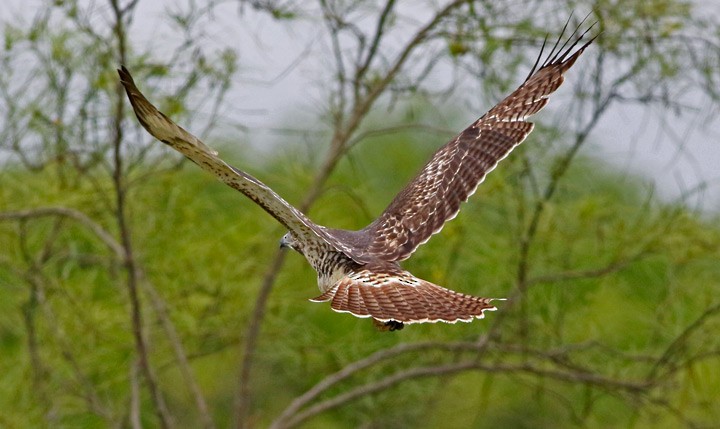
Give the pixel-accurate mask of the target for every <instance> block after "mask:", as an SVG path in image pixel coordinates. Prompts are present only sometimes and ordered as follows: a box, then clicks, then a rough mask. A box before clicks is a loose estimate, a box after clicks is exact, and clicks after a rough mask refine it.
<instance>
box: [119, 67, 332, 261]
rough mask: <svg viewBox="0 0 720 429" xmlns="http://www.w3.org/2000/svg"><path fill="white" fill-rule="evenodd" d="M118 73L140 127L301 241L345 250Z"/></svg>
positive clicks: (123, 72)
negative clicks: (221, 155) (262, 211)
mask: <svg viewBox="0 0 720 429" xmlns="http://www.w3.org/2000/svg"><path fill="white" fill-rule="evenodd" d="M118 73H119V74H120V81H121V83H122V84H123V86H124V87H125V90H126V92H127V95H128V98H129V99H130V104H132V107H133V109H134V110H135V115H136V116H137V118H138V120H139V121H140V124H142V126H143V127H144V128H145V129H146V130H147V131H148V132H149V133H150V134H152V135H153V136H154V137H155V138H157V139H158V140H160V141H162V142H163V143H165V144H167V145H168V146H170V147H172V148H173V149H175V150H177V151H178V152H180V153H182V154H183V155H185V156H186V157H187V158H188V159H190V160H191V161H193V162H194V163H195V164H197V165H198V166H200V167H201V168H202V169H203V170H207V171H209V172H210V173H212V174H214V175H215V176H216V177H217V178H218V179H220V180H221V181H223V182H225V183H226V184H227V185H229V186H231V187H232V188H235V189H237V190H238V191H240V192H242V193H243V194H245V195H246V196H247V197H248V198H250V199H251V200H253V201H254V202H255V203H257V204H258V205H259V206H260V207H262V208H263V209H265V211H266V212H268V213H269V214H270V215H272V216H273V217H274V218H275V219H277V220H278V221H279V222H280V223H281V224H282V225H283V226H285V228H287V229H288V230H289V231H291V232H292V233H293V234H294V235H295V237H296V238H297V239H298V240H303V241H308V242H311V243H315V244H316V245H317V246H322V247H324V246H330V248H334V249H335V250H339V251H341V252H342V251H344V250H345V249H344V246H343V244H342V243H340V242H339V241H338V240H336V239H335V238H334V237H331V236H329V234H328V233H327V232H326V229H325V228H323V227H321V226H319V225H316V224H314V223H313V222H312V221H310V219H308V218H307V217H306V216H305V215H304V214H303V213H301V212H300V211H299V210H297V209H296V208H295V207H293V206H292V205H290V204H289V203H288V202H287V201H285V200H284V199H283V198H282V197H280V196H279V195H278V194H276V193H275V192H274V191H273V190H272V189H270V188H269V187H268V186H267V185H265V184H264V183H262V182H261V181H259V180H257V179H256V178H254V177H252V176H251V175H249V174H247V173H245V172H243V171H240V170H238V169H237V168H235V167H232V166H231V165H229V164H227V163H225V161H223V160H222V159H220V158H218V156H217V152H215V151H214V150H212V149H210V148H209V147H208V146H206V145H205V144H204V143H203V142H202V141H200V139H198V138H197V137H195V136H194V135H192V134H190V133H189V132H187V131H185V130H184V129H183V128H182V127H180V126H179V125H177V124H176V123H175V122H173V121H172V120H171V119H169V118H168V117H167V116H165V115H164V114H163V113H162V112H160V111H159V110H158V109H157V108H155V106H153V105H152V104H151V103H150V102H149V101H148V100H147V98H145V96H144V95H143V94H142V93H141V92H140V90H139V89H138V88H137V86H136V85H135V82H134V81H133V78H132V76H131V75H130V72H128V70H127V69H126V68H125V67H122V69H120V70H118Z"/></svg>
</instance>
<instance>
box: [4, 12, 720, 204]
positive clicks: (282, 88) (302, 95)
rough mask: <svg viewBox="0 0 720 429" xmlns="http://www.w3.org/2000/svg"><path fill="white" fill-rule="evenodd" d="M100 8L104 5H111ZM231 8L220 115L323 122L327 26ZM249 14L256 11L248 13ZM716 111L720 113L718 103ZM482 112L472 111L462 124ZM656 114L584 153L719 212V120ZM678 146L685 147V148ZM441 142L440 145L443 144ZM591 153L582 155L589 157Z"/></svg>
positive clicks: (610, 120)
mask: <svg viewBox="0 0 720 429" xmlns="http://www.w3.org/2000/svg"><path fill="white" fill-rule="evenodd" d="M95 3H96V4H98V5H100V7H102V6H103V5H104V4H105V2H103V1H96V2H95ZM44 4H46V0H45V1H43V0H35V1H32V0H31V1H23V0H2V1H0V19H2V20H3V21H6V20H7V19H12V20H13V22H15V23H16V24H18V23H19V21H20V20H23V19H24V20H26V22H29V21H30V20H31V18H32V16H33V15H34V14H35V13H36V11H37V10H38V8H40V7H43V5H44ZM173 4H175V2H173V1H171V0H161V1H141V2H140V4H139V9H138V11H137V13H136V14H135V21H134V23H133V27H132V30H133V34H132V39H133V42H135V43H155V44H161V43H162V40H164V39H165V38H167V37H168V36H169V35H171V34H173V33H172V31H171V30H169V28H168V27H167V26H166V25H158V22H167V19H166V18H165V12H164V11H165V9H166V8H168V7H170V8H172V7H173V6H172V5H173ZM698 4H699V5H700V6H701V7H702V8H703V13H704V14H706V15H714V16H715V17H720V1H715V0H707V1H703V2H699V3H698ZM230 10H231V11H232V13H228V14H226V15H225V14H221V16H217V17H216V22H215V24H214V28H213V29H212V30H211V31H208V33H209V36H208V39H207V40H208V41H207V43H211V44H212V43H216V44H217V45H218V46H229V47H234V48H238V47H243V46H252V49H239V53H240V66H241V69H240V73H238V76H237V77H236V78H235V80H234V85H233V88H232V89H231V91H230V94H229V96H228V104H227V108H226V109H225V110H224V111H223V112H222V116H223V118H225V119H227V120H228V121H231V122H233V123H241V124H244V125H246V126H247V127H248V129H251V130H253V131H251V132H250V134H249V137H250V138H252V139H253V141H254V142H256V144H268V143H270V142H278V141H281V138H287V137H285V136H281V135H280V134H279V133H278V132H277V131H274V130H276V129H277V128H278V127H277V124H278V120H279V119H287V118H289V117H292V118H294V119H295V124H302V123H309V124H313V123H317V113H318V108H317V106H318V105H321V104H322V103H320V102H319V97H320V95H319V94H320V91H319V88H317V87H313V86H310V87H308V86H307V83H308V81H312V79H309V77H311V76H313V74H314V73H316V72H317V70H318V69H319V68H320V67H322V66H323V64H322V60H321V59H318V58H317V56H313V55H310V52H308V49H311V50H312V49H313V45H314V44H315V45H316V44H318V43H321V42H320V39H321V38H320V34H321V32H322V31H323V29H322V28H319V26H318V27H313V26H312V25H308V24H302V25H287V23H283V24H282V25H277V24H276V23H274V22H273V21H272V20H270V19H268V18H266V17H264V16H258V17H257V19H255V20H250V19H243V20H242V24H243V25H242V26H241V25H239V23H240V20H239V19H238V14H237V7H234V8H232V9H230ZM244 13H246V14H253V13H254V12H253V11H252V10H251V9H250V8H247V10H246V11H245V12H244ZM418 18H419V19H420V20H422V17H418ZM258 47H260V48H258ZM317 50H320V49H317ZM551 104H552V103H551ZM487 107H490V106H487ZM704 108H709V106H705V107H704ZM714 110H715V111H717V110H718V108H717V106H716V107H715V109H714ZM482 113H483V112H467V115H466V117H465V118H464V119H465V120H464V121H463V123H469V122H471V121H473V120H474V119H476V118H477V117H478V116H480V115H481V114H482ZM655 113H656V112H653V111H651V110H650V109H647V108H644V107H635V108H632V107H627V106H625V107H621V106H616V107H615V108H613V109H612V111H611V112H610V113H609V114H608V115H607V116H606V117H605V119H604V120H603V122H602V123H601V124H600V126H599V128H598V129H597V130H596V132H594V134H593V142H594V145H593V146H591V149H588V148H585V149H584V150H585V151H586V152H587V151H588V150H593V151H599V152H601V153H602V154H603V157H604V158H606V159H607V160H608V161H609V162H611V163H612V164H614V165H617V166H618V169H619V170H620V171H627V172H633V173H636V172H639V173H641V174H643V175H645V177H647V178H648V180H649V181H652V183H654V184H655V186H656V189H657V192H658V194H659V195H661V196H662V197H663V198H664V199H674V198H677V197H678V196H679V195H680V194H681V193H682V192H684V191H687V190H689V189H693V188H694V187H696V186H697V185H698V184H700V183H706V184H707V185H708V188H707V189H706V190H705V191H704V192H703V193H702V194H700V198H699V199H695V200H693V201H692V202H691V206H693V207H699V208H702V209H703V210H709V211H715V212H720V119H718V118H717V116H716V117H715V118H714V119H712V120H710V121H709V122H706V123H698V120H697V117H681V118H676V119H674V120H673V121H672V124H671V123H670V121H667V120H666V121H660V120H658V119H657V118H658V117H657V115H656V114H655ZM628 134H630V136H631V137H630V138H628ZM670 136H673V137H672V138H671V137H670ZM247 137H248V136H247V135H246V136H245V138H247ZM628 142H632V143H630V144H629V143H628ZM677 142H683V143H684V144H683V145H682V147H680V146H678V143H677ZM442 143H443V142H442V141H438V145H440V144H442ZM586 152H584V153H583V154H586V155H587V154H588V153H586ZM593 155H597V153H593Z"/></svg>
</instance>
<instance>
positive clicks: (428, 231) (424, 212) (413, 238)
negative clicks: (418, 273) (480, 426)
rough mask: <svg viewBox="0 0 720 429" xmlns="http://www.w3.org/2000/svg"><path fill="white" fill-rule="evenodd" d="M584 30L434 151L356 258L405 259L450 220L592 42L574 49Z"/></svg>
mask: <svg viewBox="0 0 720 429" xmlns="http://www.w3.org/2000/svg"><path fill="white" fill-rule="evenodd" d="M563 32H564V30H563ZM585 34H587V31H586V32H585V33H583V34H581V35H580V36H579V37H577V38H576V39H575V41H574V42H573V43H572V44H571V45H570V46H569V47H567V49H566V45H567V43H568V42H565V44H563V46H561V47H560V48H559V49H557V48H558V43H556V44H555V46H554V47H553V49H552V51H551V52H550V54H549V55H548V58H547V59H546V60H545V62H544V63H543V64H542V65H541V66H540V67H539V68H538V69H537V70H536V67H537V65H538V63H539V61H540V57H541V56H542V50H541V51H540V56H538V61H537V62H536V64H535V66H534V67H533V70H532V71H531V72H530V74H529V75H528V77H527V79H526V80H525V82H524V83H523V84H522V85H521V86H520V87H519V88H518V89H516V90H515V92H513V93H512V94H510V96H508V97H507V98H505V99H504V100H502V101H501V102H500V103H499V104H498V105H496V106H495V107H493V108H492V109H490V111H489V112H487V113H486V114H485V115H484V116H483V117H481V118H480V119H478V120H477V121H476V122H475V123H474V124H472V125H470V126H469V127H468V128H467V129H465V130H464V131H462V132H461V133H460V134H458V135H457V136H456V137H454V138H453V139H452V140H450V142H448V143H447V144H445V146H443V147H441V148H440V149H439V150H438V151H437V152H435V154H434V155H433V157H432V158H431V159H430V161H429V162H428V163H427V164H426V165H425V167H424V168H423V169H422V171H421V172H420V174H419V175H418V176H417V177H415V178H414V179H413V180H412V181H411V182H410V183H409V184H408V185H407V186H406V187H405V189H403V190H402V191H401V192H400V193H399V194H398V195H397V196H396V197H395V199H394V200H393V201H392V202H391V203H390V205H389V206H388V207H387V209H385V211H384V212H383V213H382V214H381V215H380V216H379V217H378V218H377V219H376V220H375V221H374V222H373V223H371V224H370V225H369V226H367V227H366V228H365V229H363V230H362V232H363V233H364V234H367V235H369V236H370V239H369V245H368V246H367V248H366V249H365V250H364V252H363V253H364V255H360V256H356V258H357V259H364V260H370V259H373V258H378V259H381V260H385V261H399V260H403V259H406V258H408V257H409V256H410V255H411V254H412V253H413V252H414V251H415V249H416V248H417V247H418V246H419V245H421V244H423V243H425V242H426V241H427V240H429V239H430V237H431V236H432V235H433V234H435V233H437V232H439V231H440V230H441V229H442V227H443V225H444V224H445V222H446V221H448V220H450V219H452V218H454V217H455V216H456V215H457V213H458V211H459V210H460V203H462V202H464V201H467V199H468V198H469V197H470V195H472V194H473V193H474V192H475V189H477V187H478V185H479V184H480V183H481V182H482V181H483V180H484V179H485V176H486V175H487V174H488V173H489V172H490V171H492V170H493V169H494V168H495V167H496V166H497V164H498V162H500V161H501V160H502V159H503V158H505V157H506V156H507V155H508V154H509V153H510V151H512V150H513V149H514V148H515V147H516V146H517V145H519V144H520V143H521V142H522V141H523V140H525V138H526V137H527V135H528V134H529V133H530V131H532V129H533V124H532V123H531V122H527V121H526V118H527V117H528V116H531V115H533V114H535V113H537V112H538V111H540V110H541V109H542V108H543V107H544V106H545V104H547V101H548V96H549V95H550V94H552V93H553V92H554V91H555V90H557V89H558V87H560V85H561V84H562V83H563V80H564V78H563V74H564V73H565V72H566V71H567V70H568V69H569V68H570V67H572V65H573V64H574V63H575V61H576V60H577V59H578V57H579V56H580V55H581V54H582V53H583V51H584V50H585V48H586V47H587V46H588V45H589V44H590V43H591V42H592V40H594V38H593V39H591V40H590V41H588V42H587V43H585V44H583V45H582V46H580V48H578V49H577V50H575V48H576V47H577V45H578V43H579V42H580V40H582V38H583V36H584V35H585ZM560 37H561V38H562V35H561V36H560ZM572 37H574V34H573V35H571V38H572ZM559 40H560V39H558V42H559ZM543 46H544V45H543ZM556 49H557V52H556ZM573 51H574V52H573Z"/></svg>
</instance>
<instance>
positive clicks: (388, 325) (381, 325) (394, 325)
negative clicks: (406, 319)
mask: <svg viewBox="0 0 720 429" xmlns="http://www.w3.org/2000/svg"><path fill="white" fill-rule="evenodd" d="M373 323H374V324H375V327H376V328H377V329H378V330H379V331H383V332H385V331H390V332H392V331H400V330H402V328H404V327H405V324H404V323H403V322H398V321H397V320H388V321H387V322H383V321H381V320H377V319H373Z"/></svg>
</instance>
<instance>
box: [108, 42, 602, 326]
mask: <svg viewBox="0 0 720 429" xmlns="http://www.w3.org/2000/svg"><path fill="white" fill-rule="evenodd" d="M586 33H587V31H586V32H585V33H583V34H581V35H580V36H575V33H573V35H571V36H570V39H568V40H566V41H565V43H563V44H562V46H558V45H559V44H560V40H561V39H562V35H561V36H560V38H559V39H558V41H557V42H556V43H555V45H554V47H553V48H552V50H551V52H550V53H549V54H548V55H547V57H546V59H545V60H544V61H543V62H542V63H540V62H541V58H542V56H543V50H544V46H545V44H543V49H541V50H540V54H539V55H538V59H537V61H536V62H535V65H534V66H533V67H532V70H531V71H530V73H529V75H528V77H527V78H526V79H525V81H524V82H523V83H522V85H520V87H519V88H518V89H516V90H515V91H514V92H513V93H512V94H510V95H509V96H508V97H506V98H505V99H504V100H502V101H501V102H500V103H499V104H497V105H496V106H495V107H493V108H492V109H490V111H488V112H487V113H486V114H485V115H483V116H482V117H481V118H480V119H478V120H477V121H475V122H474V123H473V124H472V125H470V126H469V127H468V128H466V129H465V130H463V131H462V132H460V134H458V135H457V136H455V137H453V138H452V139H451V140H450V141H449V142H448V143H446V144H445V145H444V146H442V147H441V148H440V149H438V150H437V151H436V152H435V153H434V154H433V156H432V158H431V159H430V161H429V162H428V163H427V164H426V165H425V166H424V167H423V168H422V170H420V173H419V174H418V175H417V176H416V177H415V178H414V179H412V181H411V182H410V183H409V184H408V185H407V186H406V187H405V188H404V189H403V190H402V191H400V193H399V194H397V196H396V197H395V198H394V199H393V200H392V202H391V203H390V205H389V206H388V207H387V208H386V209H385V211H384V212H383V213H382V214H381V215H380V216H379V217H378V218H377V219H375V220H374V221H373V222H372V223H370V225H368V226H366V227H365V228H363V229H361V230H357V231H350V230H342V229H333V228H327V227H324V226H320V225H317V224H315V223H313V222H312V221H311V220H310V219H309V218H308V217H307V216H305V215H304V214H303V213H301V212H300V211H299V210H298V209H296V208H295V207H293V206H292V205H290V204H289V203H288V202H287V201H285V200H284V199H283V198H281V197H280V196H279V195H278V194H276V193H275V192H274V191H273V190H272V189H270V188H269V187H268V186H267V185H265V184H264V183H262V182H261V181H259V180H258V179H256V178H254V177H252V176H250V175H249V174H247V173H245V172H243V171H241V170H239V169H237V168H235V167H232V166H231V165H229V164H227V163H226V162H225V161H223V160H222V159H221V158H219V157H218V154H217V152H215V151H214V150H212V149H210V148H209V147H208V146H206V145H205V144H204V143H203V142H202V141H200V139H198V138H197V137H195V136H194V135H192V134H190V133H189V132H187V131H185V130H184V129H183V128H181V127H180V126H178V125H177V124H176V123H175V122H173V121H172V120H171V119H169V118H168V117H167V116H165V115H164V114H163V113H162V112H160V111H159V110H158V109H156V108H155V106H153V105H152V104H151V103H150V102H149V101H148V100H147V99H146V98H145V96H144V95H143V94H142V93H141V92H140V90H139V89H138V88H137V86H136V85H135V83H134V81H133V78H132V76H131V75H130V72H129V71H128V70H127V69H126V68H125V67H124V66H122V67H121V69H120V70H118V72H119V74H120V81H121V82H122V85H124V87H125V90H126V91H127V95H128V98H129V99H130V103H131V104H132V107H133V109H134V111H135V114H136V116H137V118H138V120H139V121H140V124H142V126H143V127H144V128H145V129H146V130H147V131H148V132H149V133H150V134H151V135H153V136H154V137H155V138H157V139H158V140H160V141H162V142H163V143H165V144H167V145H168V146H170V147H172V148H173V149H175V150H177V151H178V152H180V153H182V154H183V155H185V156H186V157H187V158H189V159H190V160H191V161H193V162H194V163H195V164H197V165H198V166H200V167H201V168H202V169H204V170H207V171H209V172H210V173H212V174H214V175H215V176H217V178H218V179H220V180H221V181H223V182H225V183H226V184H227V185H229V186H231V187H233V188H235V189H237V190H238V191H240V192H242V193H243V194H244V195H245V196H247V197H248V198H250V199H251V200H253V201H254V202H255V203H256V204H258V205H259V206H260V207H262V208H263V209H264V210H265V211H266V212H268V213H269V214H270V215H271V216H273V217H274V218H275V219H277V220H278V221H279V222H280V223H281V224H282V225H283V226H284V227H285V228H287V230H288V233H287V234H285V236H283V237H282V240H281V246H283V247H288V248H291V249H293V250H295V251H297V252H299V253H300V254H302V255H303V256H304V257H305V258H306V259H307V261H308V262H309V263H310V265H311V266H312V267H313V268H314V269H315V270H316V271H317V276H318V286H319V288H320V291H321V292H322V293H321V294H320V295H319V296H318V297H316V298H314V299H312V300H311V301H314V302H325V301H329V302H330V306H331V307H332V309H333V310H335V311H338V312H346V313H350V314H352V315H354V316H357V317H363V318H365V317H369V318H372V319H373V320H374V322H375V324H376V325H377V326H378V327H380V328H381V329H383V330H398V329H402V328H403V326H404V324H410V323H424V322H447V323H455V322H457V321H463V322H469V321H472V320H474V319H475V318H482V317H483V312H485V311H490V310H496V308H495V306H493V304H492V303H491V302H492V301H493V299H492V298H481V297H476V296H471V295H466V294H463V293H458V292H455V291H452V290H449V289H446V288H443V287H441V286H438V285H436V284H433V283H431V282H429V281H426V280H423V279H420V278H417V277H415V276H414V275H412V274H411V273H410V272H408V271H406V270H404V269H402V268H401V266H400V264H399V262H400V261H403V260H405V259H407V258H408V257H410V255H412V253H413V252H414V251H415V249H417V248H418V246H420V245H421V244H423V243H425V242H426V241H428V239H430V237H431V236H432V235H433V234H435V233H437V232H439V231H440V230H441V229H442V227H443V225H444V224H445V222H446V221H448V220H450V219H452V218H454V217H455V216H456V215H457V213H458V211H459V209H460V204H461V203H462V202H464V201H467V199H468V197H470V195H472V194H473V192H475V189H476V188H477V186H478V185H479V184H480V182H482V181H483V179H484V178H485V176H486V175H487V174H488V173H489V172H490V171H492V170H493V169H494V168H495V166H497V164H498V162H499V161H500V160H502V159H503V158H505V157H506V156H507V155H508V154H509V153H510V151H512V150H513V149H514V148H515V147H516V146H517V145H519V144H520V143H521V142H522V141H523V140H525V138H526V137H527V135H528V134H529V133H530V131H532V129H533V124H532V123H531V122H527V121H526V119H527V118H528V117H529V116H531V115H533V114H535V113H537V112H538V111H540V109H542V108H543V107H544V106H545V104H547V102H548V96H549V95H550V94H551V93H553V92H554V91H555V90H557V89H558V88H559V87H560V85H561V84H562V83H563V80H564V77H563V75H564V73H565V72H566V71H567V70H568V69H569V68H570V67H572V65H573V64H574V63H575V61H576V60H577V59H578V57H580V55H581V54H582V53H583V51H584V50H585V48H586V47H587V46H588V45H589V44H590V43H592V39H591V40H590V41H587V42H586V43H584V44H582V45H580V46H579V47H578V45H579V43H580V41H581V40H582V39H583V36H584V35H585V34H586ZM572 39H574V41H572V43H570V41H571V40H572ZM593 39H594V38H593ZM568 44H569V46H568Z"/></svg>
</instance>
